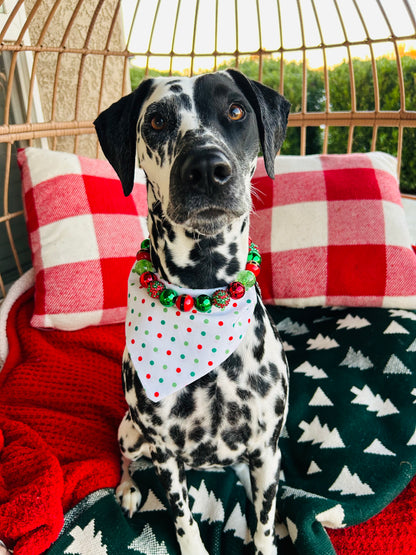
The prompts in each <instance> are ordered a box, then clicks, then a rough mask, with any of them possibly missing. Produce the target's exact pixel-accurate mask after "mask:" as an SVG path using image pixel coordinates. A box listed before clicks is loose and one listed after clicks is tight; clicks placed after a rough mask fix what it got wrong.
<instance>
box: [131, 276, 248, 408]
mask: <svg viewBox="0 0 416 555" xmlns="http://www.w3.org/2000/svg"><path fill="white" fill-rule="evenodd" d="M133 267H134V266H133ZM159 281H162V282H163V280H159ZM163 283H164V284H165V285H166V287H168V288H169V289H173V290H174V291H176V292H177V293H178V295H191V296H192V297H193V298H196V297H197V296H198V295H201V294H205V295H212V293H213V292H214V291H216V289H218V288H216V289H182V288H179V287H176V286H174V285H170V284H168V283H166V282H163ZM256 299H257V297H256V291H255V287H250V288H249V289H248V290H247V291H246V293H245V295H244V297H243V298H242V299H238V300H234V299H231V300H230V303H229V305H228V306H227V307H226V308H225V309H224V310H221V309H220V308H217V307H212V309H211V311H210V312H205V313H202V312H198V311H197V310H196V309H194V308H193V309H192V310H191V311H189V312H182V311H180V310H178V309H177V308H176V306H171V307H165V306H163V305H162V304H161V303H160V301H159V299H153V298H152V297H150V295H149V294H148V292H147V289H145V288H144V287H142V286H141V284H140V276H139V275H138V274H136V273H135V272H133V271H131V273H130V276H129V281H128V307H127V317H126V345H127V350H128V352H129V354H130V358H131V361H132V363H133V366H134V368H135V370H136V372H137V375H138V376H139V379H140V381H141V383H142V385H143V387H144V389H145V391H146V395H147V396H148V397H149V399H151V400H152V401H155V402H157V401H160V400H162V399H163V398H164V397H166V396H168V395H170V394H171V393H174V392H177V391H179V390H180V389H182V388H184V387H186V386H187V385H189V384H190V383H192V382H194V381H196V380H198V379H200V378H202V377H203V376H205V374H207V373H208V372H210V371H211V370H213V369H214V368H216V367H217V366H219V365H220V364H221V363H222V362H224V360H226V359H227V358H228V357H229V356H230V355H231V353H233V352H234V351H235V350H236V349H237V347H238V346H239V344H240V343H241V340H242V339H243V337H244V334H245V332H246V331H247V328H248V326H249V324H250V322H251V320H252V317H253V311H254V307H255V305H256Z"/></svg>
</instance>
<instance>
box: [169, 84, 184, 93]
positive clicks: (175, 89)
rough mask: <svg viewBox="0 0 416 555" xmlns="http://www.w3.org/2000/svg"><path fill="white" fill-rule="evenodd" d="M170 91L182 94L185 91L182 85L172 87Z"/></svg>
mask: <svg viewBox="0 0 416 555" xmlns="http://www.w3.org/2000/svg"><path fill="white" fill-rule="evenodd" d="M169 89H170V90H171V91H172V92H174V93H181V92H182V91H183V89H182V87H181V85H171V86H170V87H169Z"/></svg>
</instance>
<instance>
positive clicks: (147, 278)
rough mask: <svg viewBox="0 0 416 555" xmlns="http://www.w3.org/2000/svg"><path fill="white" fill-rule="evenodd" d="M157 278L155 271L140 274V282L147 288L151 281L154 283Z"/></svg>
mask: <svg viewBox="0 0 416 555" xmlns="http://www.w3.org/2000/svg"><path fill="white" fill-rule="evenodd" d="M156 279H157V275H156V274H154V273H153V272H143V273H142V274H141V276H140V284H141V285H142V287H146V288H147V286H148V285H149V283H152V281H155V280H156Z"/></svg>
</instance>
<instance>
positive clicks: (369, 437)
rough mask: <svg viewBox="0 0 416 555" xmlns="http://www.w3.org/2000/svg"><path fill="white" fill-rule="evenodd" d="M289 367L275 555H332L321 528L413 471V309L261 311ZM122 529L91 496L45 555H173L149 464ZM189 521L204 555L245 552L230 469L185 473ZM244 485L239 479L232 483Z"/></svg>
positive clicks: (365, 507) (371, 509) (243, 506)
mask: <svg viewBox="0 0 416 555" xmlns="http://www.w3.org/2000/svg"><path fill="white" fill-rule="evenodd" d="M270 312H271V314H272V316H273V318H274V320H275V322H276V323H277V325H278V328H279V330H280V333H281V336H282V339H283V341H284V342H285V349H286V352H287V357H288V360H289V365H290V369H291V382H290V410H289V416H288V422H287V426H286V428H285V430H284V432H283V436H282V438H281V440H280V446H281V449H282V453H283V470H284V476H283V477H282V482H281V484H280V488H279V494H278V511H279V515H280V518H281V521H282V523H281V524H279V525H277V528H276V535H277V537H278V541H279V553H282V554H284V555H289V554H291V553H296V552H298V553H302V554H308V553H311V554H316V555H326V554H330V553H334V550H333V547H332V544H331V542H330V540H329V537H328V535H327V534H326V532H325V528H324V527H332V528H340V527H344V526H348V525H352V524H357V523H359V522H363V521H364V520H367V519H368V518H370V517H371V516H373V515H374V514H376V513H378V512H379V511H380V510H381V509H383V508H384V507H385V506H386V505H388V504H389V503H390V502H391V501H392V500H393V499H394V498H395V497H396V496H397V495H398V494H399V493H400V492H401V491H402V490H403V489H404V488H405V486H406V485H407V484H408V482H409V481H410V480H411V478H412V477H413V476H414V475H415V469H416V404H415V403H416V372H415V369H416V311H404V310H387V309H376V308H372V309H363V308H359V309H353V308H349V309H335V308H307V309H305V308H303V309H293V308H281V307H279V308H278V307H270ZM134 476H135V479H136V481H137V482H138V484H139V485H140V489H141V491H142V494H143V501H142V506H141V509H140V511H139V512H138V513H137V514H136V515H134V517H133V518H132V519H129V518H127V517H126V516H124V515H123V513H122V512H121V510H120V508H119V507H118V505H117V503H116V501H115V499H114V495H113V492H112V491H110V490H101V491H99V492H96V493H94V494H92V495H91V496H89V497H88V498H87V499H85V500H84V501H83V502H82V503H80V504H79V505H78V506H77V507H75V508H74V509H73V510H72V511H70V512H69V513H68V514H67V515H66V520H65V526H64V528H63V530H62V533H61V536H60V537H59V539H58V540H57V542H56V543H55V544H54V545H53V546H52V548H51V549H49V551H48V554H49V555H52V554H62V553H80V554H82V555H84V554H87V553H94V555H101V554H117V555H123V554H128V553H142V554H146V555H147V554H152V555H153V554H166V553H168V554H175V553H178V547H177V544H176V540H175V531H174V528H173V524H172V518H171V516H170V509H169V508H168V504H167V501H166V497H165V494H164V491H163V489H162V488H161V486H160V484H159V482H158V480H157V478H156V476H155V473H154V470H153V468H152V466H151V465H150V463H148V462H146V461H144V462H143V461H142V462H141V463H140V464H139V465H138V466H137V469H136V471H135V475H134ZM187 477H188V487H189V494H190V503H191V508H192V511H193V513H194V515H195V517H196V519H197V521H198V523H199V525H200V530H201V535H202V537H203V540H204V542H205V544H206V545H207V547H208V549H209V551H210V553H212V554H215V555H220V554H224V553H226V554H227V555H232V554H233V553H235V554H242V553H252V552H253V546H252V542H251V534H252V532H253V531H254V528H255V519H254V514H253V510H252V506H251V503H250V502H249V501H248V500H247V498H246V495H245V490H244V488H243V486H242V484H241V482H240V480H239V479H238V477H237V475H236V473H235V472H234V470H233V469H231V468H227V469H220V470H218V471H215V472H202V471H188V474H187ZM242 479H243V481H244V476H243V477H242Z"/></svg>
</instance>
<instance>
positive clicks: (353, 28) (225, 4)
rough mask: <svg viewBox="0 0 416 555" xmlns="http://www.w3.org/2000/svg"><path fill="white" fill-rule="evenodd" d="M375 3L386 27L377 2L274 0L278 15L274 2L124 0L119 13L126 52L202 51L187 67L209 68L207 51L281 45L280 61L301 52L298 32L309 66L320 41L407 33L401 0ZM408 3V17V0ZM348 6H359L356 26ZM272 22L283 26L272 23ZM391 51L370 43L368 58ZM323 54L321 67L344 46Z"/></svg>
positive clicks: (354, 50) (364, 51) (164, 62)
mask: <svg viewBox="0 0 416 555" xmlns="http://www.w3.org/2000/svg"><path fill="white" fill-rule="evenodd" d="M380 1H381V3H382V6H383V8H384V11H385V15H386V17H387V19H388V22H389V24H390V26H391V27H390V28H389V25H388V23H387V22H386V18H385V17H384V15H383V13H382V11H381V10H380V8H379V6H378V4H377V0H279V6H280V14H279V10H278V8H277V4H278V2H277V1H276V0H258V1H256V0H219V1H218V8H217V10H218V11H217V12H216V2H215V0H199V2H198V0H140V1H139V2H138V9H137V11H136V13H135V7H136V2H133V1H132V0H124V2H123V16H124V22H125V32H126V38H128V39H129V50H130V51H132V52H136V53H145V52H147V50H148V49H149V44H150V49H151V50H152V51H153V52H155V53H166V52H170V51H171V49H172V48H173V50H174V52H175V53H176V54H182V55H186V54H189V53H190V52H191V50H192V48H193V47H194V49H195V51H196V52H197V53H199V54H204V57H203V58H202V59H200V60H199V59H196V60H195V66H194V70H195V71H199V70H204V69H212V67H213V64H214V58H213V57H212V53H213V52H214V51H215V50H217V51H218V52H221V53H225V56H224V57H225V58H228V59H229V57H230V54H232V53H233V52H234V51H235V48H236V44H238V49H239V51H241V52H253V51H257V50H258V49H259V48H260V47H262V48H263V49H265V50H268V51H269V50H270V51H278V49H279V48H280V47H281V46H282V45H283V47H284V49H285V50H286V49H294V50H293V52H292V53H288V58H287V59H288V60H292V59H294V60H298V61H301V59H302V52H301V50H296V49H300V48H301V47H302V44H303V39H302V35H303V37H304V44H305V47H306V48H307V58H308V65H309V67H313V68H315V67H322V66H323V56H322V50H321V49H319V48H314V47H317V46H319V45H320V44H321V43H322V42H324V43H325V44H327V45H336V44H339V43H342V42H344V40H346V39H347V40H349V41H350V42H355V41H360V40H363V39H365V37H366V36H367V33H368V36H369V37H370V38H371V39H375V40H378V39H383V38H385V37H388V36H390V35H391V34H392V33H393V34H394V35H396V36H399V37H405V36H409V35H413V36H415V34H416V29H415V28H414V24H413V22H412V20H411V19H410V18H409V15H408V13H407V11H406V8H405V5H404V2H403V0H380ZM408 2H409V4H410V6H411V8H412V10H413V14H414V18H415V19H416V0H408ZM298 3H299V6H300V7H301V13H302V19H300V17H299V9H298ZM356 6H358V7H359V10H360V11H361V15H362V18H363V20H364V24H363V21H362V19H361V18H360V15H359V13H358V11H357V9H356ZM337 7H338V10H339V11H337ZM155 16H156V23H155V24H154V26H153V23H154V20H155ZM279 16H281V19H280V17H279ZM340 16H341V18H340ZM317 18H318V20H319V22H320V29H319V27H318V25H317ZM341 19H342V22H343V24H344V28H343V27H342V24H341V21H340V20H341ZM216 21H217V25H216ZM280 21H282V22H284V23H283V24H282V25H280ZM132 22H133V27H132V31H130V29H131V24H132ZM364 25H365V26H366V29H365V27H364ZM215 29H217V33H215ZM405 48H407V49H416V40H413V41H406V43H405ZM392 52H393V49H392V44H391V42H382V43H378V44H375V45H374V54H375V56H376V57H379V56H382V55H385V54H392ZM227 54H228V56H227ZM326 54H327V63H328V65H329V66H332V65H335V64H337V63H340V62H342V60H343V59H347V57H348V52H347V49H346V47H345V46H343V47H331V48H328V49H327V50H326ZM205 55H206V56H205ZM351 55H352V56H353V57H360V58H364V59H365V58H368V57H369V56H370V49H369V47H368V46H359V47H358V46H351ZM221 61H222V58H219V63H221ZM135 63H136V64H137V65H139V66H143V65H145V64H146V58H145V57H143V56H138V57H137V59H136V61H135ZM174 64H175V67H174V68H173V69H176V70H178V71H182V70H183V69H185V68H186V67H189V65H190V59H189V57H179V58H177V59H175V62H174ZM149 65H150V67H154V68H156V69H168V68H169V59H168V58H160V57H153V58H152V59H150V63H149Z"/></svg>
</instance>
